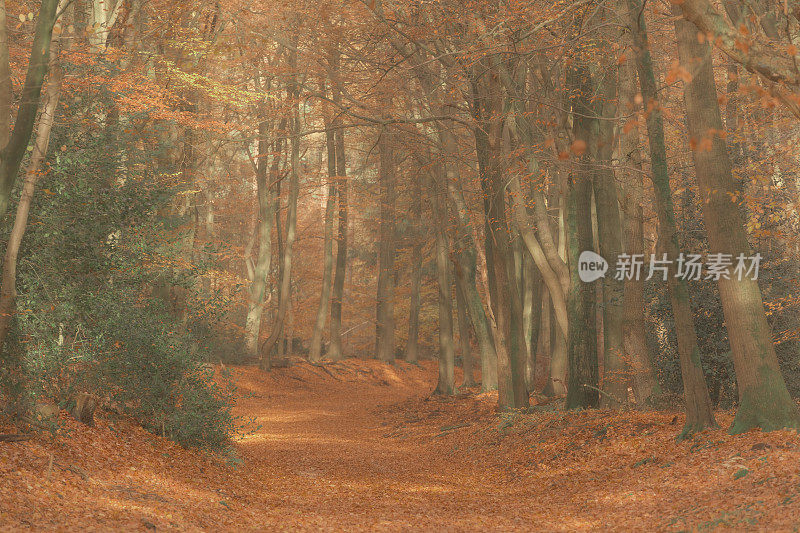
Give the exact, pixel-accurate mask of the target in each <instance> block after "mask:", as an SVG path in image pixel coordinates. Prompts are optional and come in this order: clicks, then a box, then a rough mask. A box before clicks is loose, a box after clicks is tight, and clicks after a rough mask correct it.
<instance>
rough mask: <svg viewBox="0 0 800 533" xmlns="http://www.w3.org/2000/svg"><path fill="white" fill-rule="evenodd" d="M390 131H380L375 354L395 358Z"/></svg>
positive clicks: (392, 178) (392, 185)
mask: <svg viewBox="0 0 800 533" xmlns="http://www.w3.org/2000/svg"><path fill="white" fill-rule="evenodd" d="M390 135H391V134H390V133H389V131H388V130H385V129H384V130H383V131H381V133H380V139H379V140H378V148H379V151H380V170H379V174H380V188H381V194H380V217H381V219H380V241H379V242H378V298H377V303H378V309H377V311H378V312H377V326H378V327H377V334H378V335H377V339H376V343H375V344H376V350H375V353H376V355H377V357H378V359H380V360H381V361H386V362H393V361H394V252H395V250H394V249H395V244H394V233H395V229H394V217H395V213H394V203H395V199H394V196H395V194H394V164H395V161H394V151H393V146H392V140H391V139H390Z"/></svg>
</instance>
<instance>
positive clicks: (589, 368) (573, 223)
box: [566, 132, 600, 409]
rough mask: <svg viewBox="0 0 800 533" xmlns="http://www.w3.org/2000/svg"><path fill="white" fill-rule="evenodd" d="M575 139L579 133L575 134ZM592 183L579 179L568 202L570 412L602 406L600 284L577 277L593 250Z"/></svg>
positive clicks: (572, 186) (568, 385)
mask: <svg viewBox="0 0 800 533" xmlns="http://www.w3.org/2000/svg"><path fill="white" fill-rule="evenodd" d="M576 137H577V138H580V137H579V136H578V133H577V132H576ZM591 187H592V186H591V183H590V182H589V180H588V179H587V178H583V179H581V178H579V179H578V181H577V183H572V184H571V186H570V191H569V196H568V199H567V220H568V228H567V231H568V232H569V240H568V243H567V246H568V249H569V263H570V270H571V272H572V280H571V281H572V282H571V283H570V290H569V298H567V301H568V304H569V321H570V324H579V326H577V327H571V328H570V331H569V337H568V339H567V354H568V368H569V369H568V371H567V403H566V408H567V409H578V408H580V409H588V408H589V407H597V406H598V403H599V397H598V390H599V388H598V387H599V374H600V370H599V368H598V361H597V329H596V325H595V324H596V322H595V321H596V318H597V313H596V307H595V298H596V294H595V291H596V289H595V287H596V284H597V282H596V281H595V282H592V283H584V282H583V281H581V279H580V278H579V277H578V257H579V256H580V254H581V252H584V251H587V250H592V219H591V216H590V213H591V202H592V191H591Z"/></svg>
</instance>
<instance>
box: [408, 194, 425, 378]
mask: <svg viewBox="0 0 800 533" xmlns="http://www.w3.org/2000/svg"><path fill="white" fill-rule="evenodd" d="M412 201H413V208H412V210H413V214H414V230H415V231H414V244H413V247H412V251H411V302H410V303H409V310H408V342H407V343H406V361H407V362H409V363H415V364H416V363H417V362H418V361H419V308H420V285H421V283H422V232H421V230H422V187H421V186H420V184H419V180H418V179H417V180H414V198H413V200H412Z"/></svg>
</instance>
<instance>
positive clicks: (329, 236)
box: [308, 121, 336, 362]
mask: <svg viewBox="0 0 800 533" xmlns="http://www.w3.org/2000/svg"><path fill="white" fill-rule="evenodd" d="M327 122H328V124H327V127H326V130H327V131H326V132H325V140H326V147H327V150H328V199H327V201H326V202H325V236H324V244H323V259H322V289H321V294H320V297H319V308H318V309H317V319H316V321H315V322H314V332H313V334H312V335H311V348H310V350H309V353H308V359H309V361H312V362H317V361H319V360H320V359H321V356H322V332H323V330H324V329H325V319H326V318H327V316H328V306H329V303H330V299H331V281H332V280H331V276H332V273H333V217H334V209H335V207H336V184H335V183H336V139H335V137H334V130H333V129H331V128H330V126H331V124H330V121H327Z"/></svg>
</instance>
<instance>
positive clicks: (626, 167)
mask: <svg viewBox="0 0 800 533" xmlns="http://www.w3.org/2000/svg"><path fill="white" fill-rule="evenodd" d="M619 88H620V97H619V102H620V106H619V107H620V111H621V114H622V116H623V117H628V116H630V117H631V118H630V120H631V122H629V123H627V124H625V125H624V126H623V128H622V131H621V133H620V151H621V154H620V168H621V169H622V183H623V189H622V190H623V202H622V205H623V212H624V217H623V218H624V220H625V222H624V226H625V251H626V252H627V253H628V254H630V255H632V256H633V255H639V256H641V257H644V212H643V209H642V201H643V195H644V191H643V185H642V174H643V172H642V155H641V151H640V147H639V135H640V132H639V127H638V126H636V122H635V121H636V119H637V117H636V116H635V115H636V112H637V110H638V105H637V104H636V103H635V98H636V94H637V92H638V89H637V87H636V65H635V63H634V61H633V60H627V61H624V62H623V63H622V64H621V65H620V83H619ZM623 307H624V309H625V311H624V317H623V327H622V329H623V341H624V347H625V357H626V359H627V360H628V361H630V363H631V365H632V369H631V370H632V374H633V392H634V395H635V397H636V401H637V403H638V404H639V405H653V404H654V402H655V400H656V399H657V398H658V397H659V396H661V387H660V386H659V384H658V380H657V379H656V375H655V370H654V369H653V363H652V358H651V355H650V353H649V350H648V347H647V332H646V322H645V314H644V279H643V278H642V277H641V276H633V277H630V279H627V278H626V279H625V281H624V296H623Z"/></svg>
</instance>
